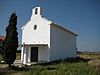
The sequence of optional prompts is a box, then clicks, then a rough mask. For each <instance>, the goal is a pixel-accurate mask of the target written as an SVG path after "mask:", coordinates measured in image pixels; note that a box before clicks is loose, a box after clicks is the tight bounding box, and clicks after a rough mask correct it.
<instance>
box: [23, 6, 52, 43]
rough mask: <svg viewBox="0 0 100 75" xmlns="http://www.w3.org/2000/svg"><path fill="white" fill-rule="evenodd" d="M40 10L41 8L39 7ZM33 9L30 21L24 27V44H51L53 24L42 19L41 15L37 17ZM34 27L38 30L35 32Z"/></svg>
mask: <svg viewBox="0 0 100 75" xmlns="http://www.w3.org/2000/svg"><path fill="white" fill-rule="evenodd" d="M37 8H38V9H39V10H40V8H39V7H37ZM34 10H35V8H34V9H33V12H32V16H31V19H30V21H29V22H28V23H27V24H26V25H24V26H23V27H22V43H23V42H25V44H49V43H50V25H49V24H51V22H50V21H47V20H46V19H45V18H42V17H41V15H40V13H39V14H37V15H35V14H34V12H35V11H34ZM34 25H37V29H36V30H34Z"/></svg>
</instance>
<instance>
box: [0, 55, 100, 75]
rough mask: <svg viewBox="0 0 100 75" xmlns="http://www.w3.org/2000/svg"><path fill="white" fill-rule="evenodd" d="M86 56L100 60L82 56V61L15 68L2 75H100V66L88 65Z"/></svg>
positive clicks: (96, 56)
mask: <svg viewBox="0 0 100 75" xmlns="http://www.w3.org/2000/svg"><path fill="white" fill-rule="evenodd" d="M17 55H20V54H17ZM86 56H87V57H89V59H90V58H91V59H93V60H94V59H96V60H97V59H98V60H100V59H99V55H90V54H87V55H80V57H81V58H82V59H79V58H78V59H77V60H73V59H72V60H70V59H69V60H67V61H66V60H65V61H56V62H51V63H47V64H37V65H32V66H31V67H23V68H18V67H14V68H13V69H12V70H8V71H4V72H3V73H2V75H100V65H93V64H92V65H90V64H88V62H89V61H90V60H88V59H87V57H86ZM93 57H95V58H93ZM83 58H84V59H83ZM98 63H99V62H98ZM3 65H4V64H1V66H3ZM1 66H0V67H1ZM0 75H1V74H0Z"/></svg>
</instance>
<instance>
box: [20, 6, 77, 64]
mask: <svg viewBox="0 0 100 75" xmlns="http://www.w3.org/2000/svg"><path fill="white" fill-rule="evenodd" d="M41 13H42V12H41V8H40V7H35V8H34V9H33V10H32V16H31V18H30V20H29V21H28V22H27V23H26V24H25V25H24V26H23V27H22V45H23V46H22V50H21V61H22V63H23V64H27V63H32V62H37V63H38V62H50V61H55V60H59V59H62V60H63V59H67V58H75V57H76V48H77V47H76V36H77V34H75V33H74V32H72V31H70V30H68V29H66V28H64V27H62V26H59V25H57V24H55V23H54V22H52V21H50V20H48V19H47V18H44V17H43V16H42V15H41Z"/></svg>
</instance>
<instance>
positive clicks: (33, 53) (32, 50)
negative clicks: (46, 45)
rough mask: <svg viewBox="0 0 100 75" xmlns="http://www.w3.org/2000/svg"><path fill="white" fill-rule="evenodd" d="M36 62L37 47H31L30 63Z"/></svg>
mask: <svg viewBox="0 0 100 75" xmlns="http://www.w3.org/2000/svg"><path fill="white" fill-rule="evenodd" d="M37 61H38V47H31V62H37Z"/></svg>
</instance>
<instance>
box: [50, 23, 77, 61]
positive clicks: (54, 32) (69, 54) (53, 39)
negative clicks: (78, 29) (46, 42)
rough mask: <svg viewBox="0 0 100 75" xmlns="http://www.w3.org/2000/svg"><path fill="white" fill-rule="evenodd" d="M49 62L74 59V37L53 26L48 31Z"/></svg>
mask: <svg viewBox="0 0 100 75" xmlns="http://www.w3.org/2000/svg"><path fill="white" fill-rule="evenodd" d="M50 43H51V44H50V60H51V61H53V60H59V59H66V58H73V57H74V58H75V57H76V36H75V35H73V34H72V33H70V32H67V31H65V30H63V29H60V28H59V27H57V26H55V25H51V29H50Z"/></svg>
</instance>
